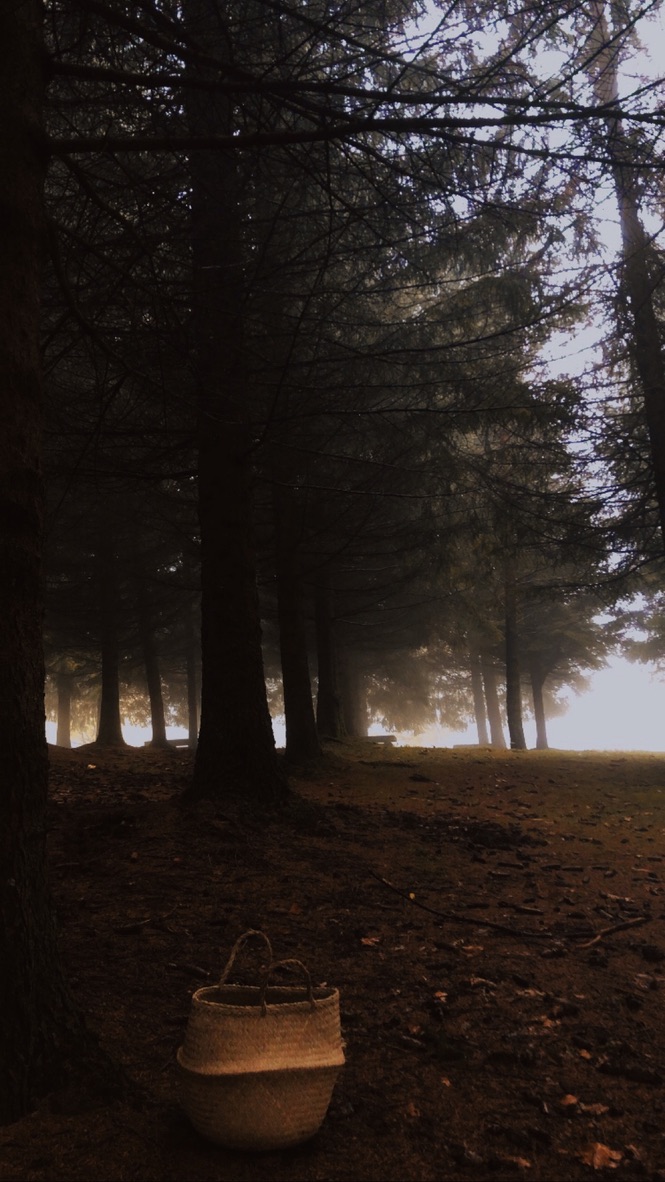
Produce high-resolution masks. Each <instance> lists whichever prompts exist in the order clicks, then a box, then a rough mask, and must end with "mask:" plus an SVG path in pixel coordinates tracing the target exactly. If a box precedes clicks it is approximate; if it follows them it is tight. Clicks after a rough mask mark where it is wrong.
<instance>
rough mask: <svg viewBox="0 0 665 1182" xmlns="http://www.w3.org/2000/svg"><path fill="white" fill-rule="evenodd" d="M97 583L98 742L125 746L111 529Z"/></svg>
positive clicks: (101, 546)
mask: <svg viewBox="0 0 665 1182" xmlns="http://www.w3.org/2000/svg"><path fill="white" fill-rule="evenodd" d="M97 584H98V590H99V612H100V621H99V622H100V650H101V659H102V692H101V699H100V703H99V723H98V726H97V737H96V739H95V743H96V744H97V746H99V747H124V746H125V745H126V744H125V740H124V739H123V737H122V718H121V714H120V642H119V639H118V577H117V561H116V556H115V549H114V542H113V535H112V533H110V532H109V533H105V534H103V536H102V537H101V538H100V540H99V545H98V550H97Z"/></svg>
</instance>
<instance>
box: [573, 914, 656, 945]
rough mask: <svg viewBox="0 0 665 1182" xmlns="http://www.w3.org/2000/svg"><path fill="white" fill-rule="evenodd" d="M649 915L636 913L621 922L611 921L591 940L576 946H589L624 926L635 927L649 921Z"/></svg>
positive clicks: (624, 927) (622, 930)
mask: <svg viewBox="0 0 665 1182" xmlns="http://www.w3.org/2000/svg"><path fill="white" fill-rule="evenodd" d="M651 918H652V917H651V916H650V915H638V916H637V917H636V918H635V919H624V920H623V922H622V923H613V924H612V926H611V927H609V928H602V929H601V930H600V931H599V932H596V934H595V936H594V937H593V939H592V940H586V941H585V942H584V944H578V945H577V947H578V948H591V946H592V944H598V943H599V942H600V940H603V939H604V938H605V936H612V935H614V933H615V932H624V931H625V930H626V928H636V927H639V926H640V925H641V924H643V923H649V921H650V920H651Z"/></svg>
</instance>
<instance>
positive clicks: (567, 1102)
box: [559, 1092, 584, 1108]
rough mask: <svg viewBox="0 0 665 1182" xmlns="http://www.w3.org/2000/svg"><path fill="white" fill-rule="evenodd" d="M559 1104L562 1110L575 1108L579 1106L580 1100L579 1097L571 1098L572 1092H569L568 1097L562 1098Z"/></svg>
mask: <svg viewBox="0 0 665 1182" xmlns="http://www.w3.org/2000/svg"><path fill="white" fill-rule="evenodd" d="M559 1104H560V1106H561V1107H562V1108H574V1107H575V1105H576V1104H579V1100H578V1098H577V1096H571V1094H570V1092H568V1093H567V1095H565V1096H562V1097H561V1099H560V1100H559ZM582 1107H584V1105H582Z"/></svg>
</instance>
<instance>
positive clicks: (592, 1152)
mask: <svg viewBox="0 0 665 1182" xmlns="http://www.w3.org/2000/svg"><path fill="white" fill-rule="evenodd" d="M580 1158H581V1159H582V1161H583V1162H584V1164H585V1165H586V1166H592V1167H593V1169H594V1170H616V1168H617V1166H618V1165H619V1162H620V1161H622V1160H623V1154H622V1153H621V1151H620V1150H619V1149H610V1147H609V1145H603V1144H601V1142H600V1141H594V1142H593V1143H592V1144H591V1145H588V1146H587V1148H586V1149H585V1150H584V1151H583V1152H582V1153H581V1154H580Z"/></svg>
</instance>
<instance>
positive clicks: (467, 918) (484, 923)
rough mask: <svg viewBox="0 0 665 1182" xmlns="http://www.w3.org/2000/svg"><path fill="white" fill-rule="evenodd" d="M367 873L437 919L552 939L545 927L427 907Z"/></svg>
mask: <svg viewBox="0 0 665 1182" xmlns="http://www.w3.org/2000/svg"><path fill="white" fill-rule="evenodd" d="M369 873H370V874H371V876H372V878H375V879H376V880H377V882H381V883H383V885H384V886H386V887H388V889H389V890H391V891H394V892H395V894H396V895H399V897H400V899H404V900H405V901H406V902H407V903H412V904H413V906H414V907H420V909H421V911H427V912H429V914H430V915H436V916H438V918H439V919H445V920H447V921H448V922H449V923H468V924H471V925H472V926H474V927H477V928H492V930H493V931H495V932H503V934H504V935H505V936H516V937H517V938H518V939H520V940H523V939H530V940H552V939H554V932H550V931H548V930H547V929H544V930H543V931H540V932H536V931H531V930H529V929H527V928H511V927H507V925H506V924H503V923H494V922H493V921H492V920H491V919H474V917H473V916H472V915H458V914H457V913H456V912H455V911H439V910H438V909H437V908H436V907H429V906H428V905H427V903H421V902H420V899H416V898H414V897H413V896H412V894H409V893H408V892H406V891H403V890H401V889H400V887H396V886H395V885H394V883H392V882H388V879H387V878H382V876H381V875H380V874H375V872H374V871H373V870H370V871H369Z"/></svg>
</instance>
